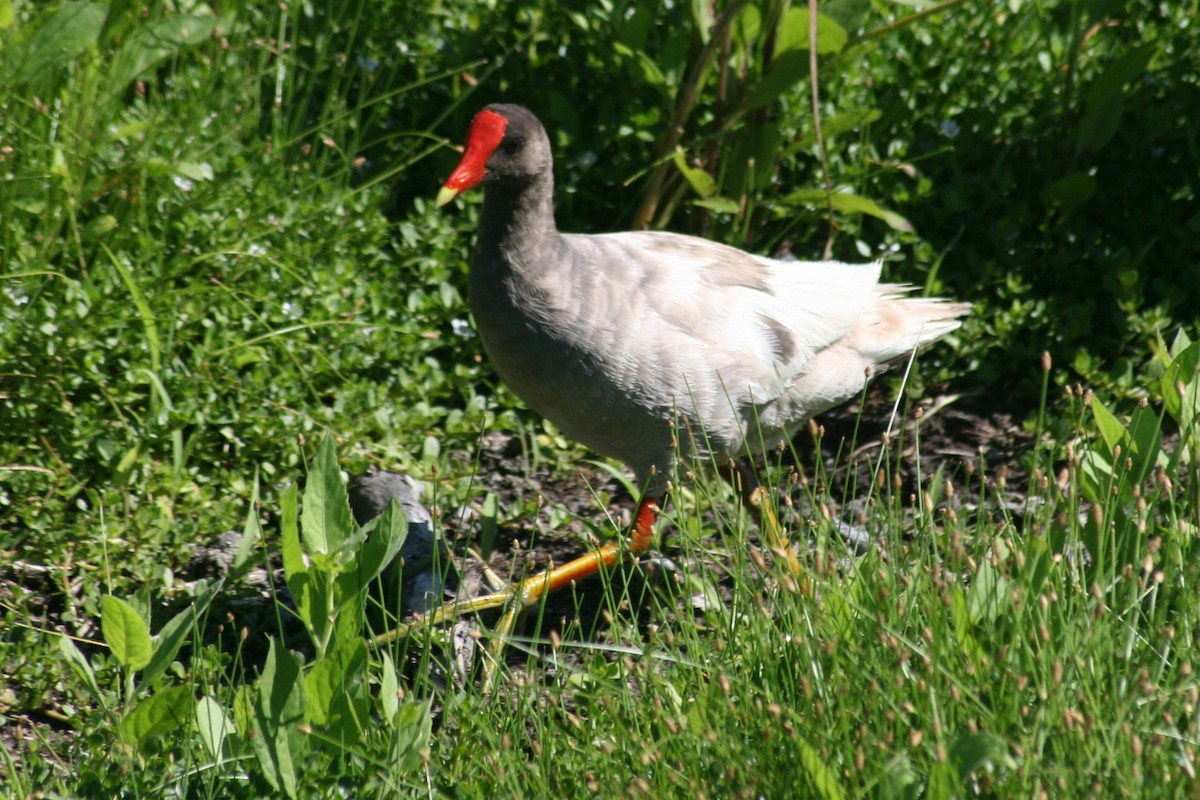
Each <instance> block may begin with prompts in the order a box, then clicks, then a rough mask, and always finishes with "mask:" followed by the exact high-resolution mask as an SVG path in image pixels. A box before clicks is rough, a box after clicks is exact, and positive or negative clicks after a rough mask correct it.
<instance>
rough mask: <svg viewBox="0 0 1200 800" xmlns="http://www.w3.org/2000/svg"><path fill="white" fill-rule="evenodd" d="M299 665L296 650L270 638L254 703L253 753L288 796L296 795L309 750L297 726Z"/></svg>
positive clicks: (299, 719) (300, 703)
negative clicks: (289, 648) (299, 768)
mask: <svg viewBox="0 0 1200 800" xmlns="http://www.w3.org/2000/svg"><path fill="white" fill-rule="evenodd" d="M301 666H302V662H301V659H300V656H299V655H298V654H295V653H290V652H288V651H287V650H285V649H283V648H282V647H280V646H279V644H278V643H277V642H276V641H275V640H274V639H272V640H271V646H270V649H269V650H268V651H267V660H266V663H265V664H264V665H263V671H262V674H261V675H260V676H259V679H258V684H257V685H258V697H257V699H256V700H255V703H254V717H253V727H254V735H253V736H252V737H251V743H252V745H253V748H254V753H255V755H256V756H257V757H258V762H259V765H260V766H261V767H262V769H263V776H264V777H265V778H266V779H267V781H268V782H269V783H270V784H271V786H272V787H273V788H274V789H275V790H276V791H281V790H282V791H283V792H284V793H285V794H286V795H287V796H288V797H296V795H297V791H296V790H297V786H298V784H299V776H298V771H297V766H298V765H299V764H300V763H302V761H303V758H304V755H305V753H306V751H307V750H308V739H307V737H306V736H305V735H304V734H302V733H301V732H300V729H299V726H300V723H301V722H303V721H304V684H303V681H302V680H301V678H300V670H301Z"/></svg>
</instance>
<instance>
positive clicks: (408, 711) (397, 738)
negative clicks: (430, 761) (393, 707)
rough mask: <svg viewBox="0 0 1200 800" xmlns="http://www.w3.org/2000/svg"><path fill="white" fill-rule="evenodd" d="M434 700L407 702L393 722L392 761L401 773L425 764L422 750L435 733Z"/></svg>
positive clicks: (419, 767)
mask: <svg viewBox="0 0 1200 800" xmlns="http://www.w3.org/2000/svg"><path fill="white" fill-rule="evenodd" d="M432 705H433V704H432V701H426V702H424V703H405V704H404V705H403V706H401V707H400V710H399V711H398V712H397V713H396V717H395V721H394V722H393V724H392V745H391V754H390V755H391V761H392V764H393V766H394V768H395V769H396V770H397V771H398V772H400V773H401V774H404V773H409V772H416V771H417V770H419V769H421V768H422V767H423V766H424V763H425V762H424V759H422V758H421V751H422V750H423V749H425V748H426V747H428V746H429V738H430V736H432V734H433V716H432V715H431V714H430V713H429V712H430V708H432Z"/></svg>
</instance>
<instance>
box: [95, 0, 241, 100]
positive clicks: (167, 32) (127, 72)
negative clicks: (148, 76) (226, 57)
mask: <svg viewBox="0 0 1200 800" xmlns="http://www.w3.org/2000/svg"><path fill="white" fill-rule="evenodd" d="M216 22H217V20H216V17H213V16H193V15H189V14H175V15H170V16H167V17H165V18H163V19H159V20H156V21H154V22H150V23H142V24H140V25H137V26H135V27H132V28H131V29H130V30H131V33H130V34H129V35H128V36H127V37H126V38H125V41H123V42H122V43H121V45H120V47H118V48H117V53H116V58H115V60H114V62H113V65H112V69H111V71H110V72H109V81H108V90H109V92H110V93H113V94H117V93H120V92H123V91H125V89H126V87H128V86H129V84H130V83H132V82H133V81H134V80H135V79H136V78H137V77H139V76H140V75H142V74H143V73H144V72H146V71H148V70H150V69H151V68H153V67H155V66H156V65H158V64H161V63H162V62H164V61H166V60H167V59H168V58H171V57H172V56H174V55H176V54H177V53H178V52H179V51H180V50H183V49H185V48H188V47H193V46H195V45H197V44H200V43H201V42H204V41H207V40H208V38H209V37H210V36H212V32H213V28H214V27H215V26H216Z"/></svg>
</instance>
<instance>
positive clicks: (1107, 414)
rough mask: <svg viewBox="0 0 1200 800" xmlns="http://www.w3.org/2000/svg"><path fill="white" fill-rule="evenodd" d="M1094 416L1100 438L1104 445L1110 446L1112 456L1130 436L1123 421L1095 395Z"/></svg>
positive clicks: (1093, 398)
mask: <svg viewBox="0 0 1200 800" xmlns="http://www.w3.org/2000/svg"><path fill="white" fill-rule="evenodd" d="M1092 416H1093V417H1094V418H1095V419H1096V427H1097V428H1099V429H1100V436H1101V437H1102V438H1103V439H1104V444H1106V445H1107V446H1108V452H1109V453H1110V454H1111V453H1112V451H1113V448H1114V447H1116V446H1117V445H1118V444H1120V443H1121V442H1122V441H1123V440H1124V439H1125V438H1126V437H1127V436H1128V435H1129V434H1128V432H1127V431H1126V430H1125V426H1124V425H1122V424H1121V421H1120V420H1119V419H1117V418H1116V417H1114V416H1113V414H1112V412H1111V411H1109V410H1108V409H1107V408H1105V407H1104V403H1102V402H1100V398H1099V397H1096V396H1095V395H1093V396H1092Z"/></svg>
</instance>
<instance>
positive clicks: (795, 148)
mask: <svg viewBox="0 0 1200 800" xmlns="http://www.w3.org/2000/svg"><path fill="white" fill-rule="evenodd" d="M882 116H883V112H882V111H880V110H879V109H875V108H859V109H856V110H854V111H844V112H842V113H840V114H834V115H833V116H829V117H822V118H821V133H822V134H823V135H824V137H825V143H826V144H829V142H830V140H831V139H833V137H835V136H837V135H838V134H841V133H845V132H846V131H852V130H854V129H855V128H860V127H862V126H863V125H869V124H871V123H872V122H875V121H876V120H878V119H879V118H881V117H882ZM816 143H817V136H816V134H815V133H813V132H812V131H811V130H810V131H809V132H808V133H806V134H804V136H802V137H800V138H799V139H797V140H796V141H795V142H793V143H792V144H791V145H789V146H788V148H787V152H788V153H789V154H794V153H798V152H800V151H801V150H807V149H808V148H810V147H812V146H813V145H815V144H816Z"/></svg>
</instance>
